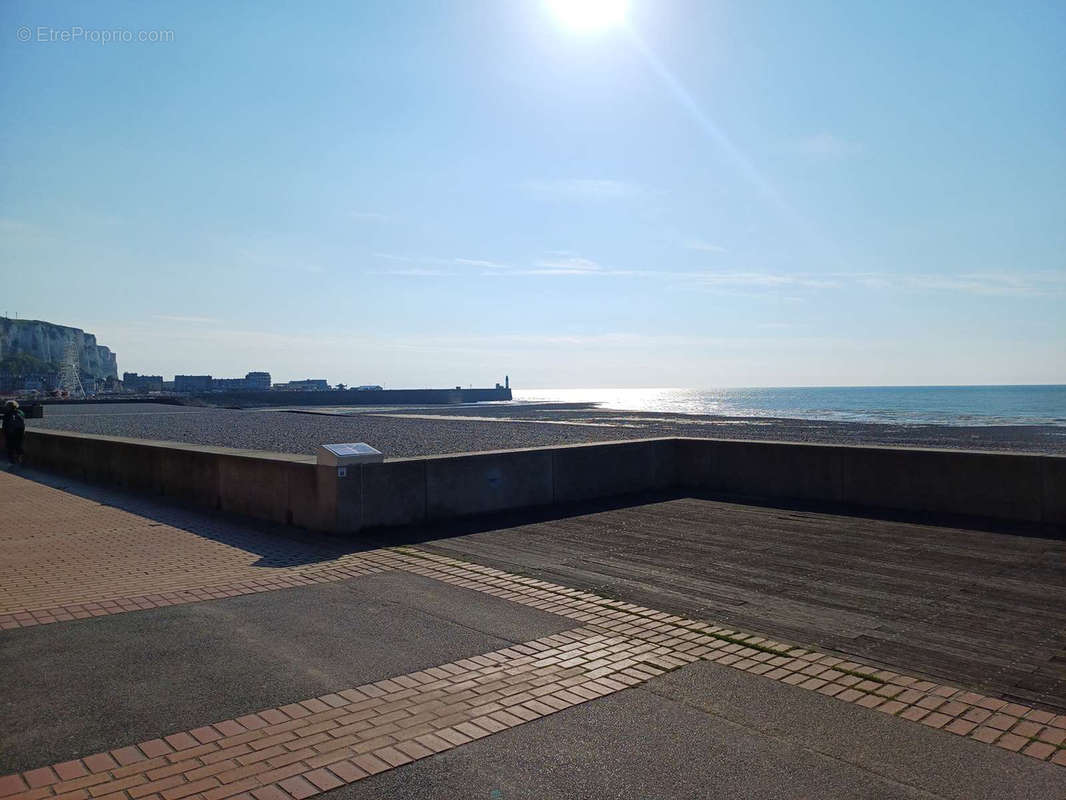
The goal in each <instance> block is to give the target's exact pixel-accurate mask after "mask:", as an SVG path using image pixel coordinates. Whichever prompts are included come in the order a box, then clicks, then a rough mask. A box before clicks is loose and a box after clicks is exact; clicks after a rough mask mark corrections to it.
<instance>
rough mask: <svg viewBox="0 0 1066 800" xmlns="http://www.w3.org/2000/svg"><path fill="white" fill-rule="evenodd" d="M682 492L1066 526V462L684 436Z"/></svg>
mask: <svg viewBox="0 0 1066 800" xmlns="http://www.w3.org/2000/svg"><path fill="white" fill-rule="evenodd" d="M676 453H677V469H678V475H679V483H680V485H681V487H682V488H686V489H699V490H702V491H709V492H718V493H722V494H734V495H747V496H750V497H761V498H767V499H789V500H811V501H825V502H831V503H841V504H846V505H851V506H858V507H865V508H879V509H892V510H901V511H914V512H929V513H944V514H967V515H972V516H979V517H989V518H993V519H1005V520H1019V521H1025V522H1040V523H1047V524H1049V525H1060V526H1061V525H1066V457H1063V456H1040V455H1028V454H1019V453H984V452H971V451H958V450H917V449H902V448H891V447H853V446H831V445H814V444H796V443H791V442H788V443H779V442H748V441H728V440H721V439H678V440H677V451H676Z"/></svg>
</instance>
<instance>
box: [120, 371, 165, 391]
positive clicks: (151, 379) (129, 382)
mask: <svg viewBox="0 0 1066 800" xmlns="http://www.w3.org/2000/svg"><path fill="white" fill-rule="evenodd" d="M122 383H123V385H124V386H125V387H126V388H127V389H129V390H131V391H134V392H161V391H163V376H162V375H138V374H137V373H136V372H123V373H122Z"/></svg>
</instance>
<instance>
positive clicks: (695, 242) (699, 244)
mask: <svg viewBox="0 0 1066 800" xmlns="http://www.w3.org/2000/svg"><path fill="white" fill-rule="evenodd" d="M684 246H685V247H686V248H688V249H689V250H699V251H700V252H703V253H726V252H729V251H728V250H726V249H725V248H724V247H722V246H721V245H717V244H711V243H710V242H705V241H704V240H703V239H686V240H685V243H684Z"/></svg>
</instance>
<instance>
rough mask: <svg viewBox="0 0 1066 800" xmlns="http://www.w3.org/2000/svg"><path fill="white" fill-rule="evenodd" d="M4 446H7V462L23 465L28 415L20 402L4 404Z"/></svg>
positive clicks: (10, 401)
mask: <svg viewBox="0 0 1066 800" xmlns="http://www.w3.org/2000/svg"><path fill="white" fill-rule="evenodd" d="M3 430H4V444H6V445H7V460H8V461H10V462H11V463H12V464H21V463H22V456H23V453H22V437H23V436H24V435H25V433H26V415H25V414H23V413H22V410H21V409H20V408H19V404H18V402H16V401H15V400H8V401H7V402H6V403H5V404H4V425H3Z"/></svg>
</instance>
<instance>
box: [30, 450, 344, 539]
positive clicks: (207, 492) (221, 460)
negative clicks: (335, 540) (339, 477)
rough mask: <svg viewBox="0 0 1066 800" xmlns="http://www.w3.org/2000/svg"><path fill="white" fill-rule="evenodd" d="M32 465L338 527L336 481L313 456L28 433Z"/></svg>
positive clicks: (253, 513)
mask: <svg viewBox="0 0 1066 800" xmlns="http://www.w3.org/2000/svg"><path fill="white" fill-rule="evenodd" d="M24 447H25V450H26V461H27V464H28V465H30V466H34V467H39V468H41V469H46V470H49V471H52V472H58V473H60V474H63V475H70V476H71V477H74V478H78V479H80V480H84V481H87V482H89V483H102V484H108V485H112V486H119V487H122V488H125V489H130V490H132V491H137V492H143V493H146V494H153V495H157V496H161V497H167V498H171V499H174V500H177V501H180V502H183V503H188V504H190V505H196V506H202V507H205V508H213V509H219V510H222V511H229V512H233V513H236V514H243V515H245V516H249V517H255V518H257V519H266V520H270V521H272V522H279V523H282V524H289V525H298V526H301V527H306V528H314V529H318V530H332V529H333V527H334V526H335V521H334V517H335V505H336V501H335V494H336V489H335V477H334V471H333V470H332V469H327V468H320V467H318V466H317V465H316V464H315V460H314V458H313V457H312V456H296V455H286V454H283V453H267V452H260V451H255V450H236V449H233V448H227V447H204V446H199V445H183V444H178V443H174V442H151V441H145V440H141V439H125V438H122V437H118V436H89V435H86V434H81V433H71V432H65V431H40V430H32V429H30V430H27V431H26V439H25V445H24Z"/></svg>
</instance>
